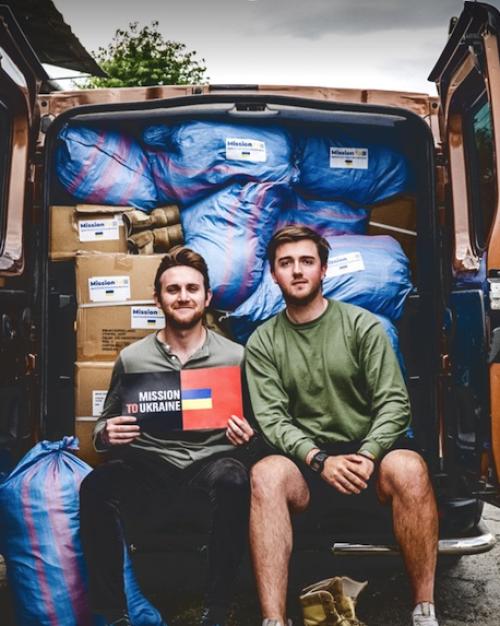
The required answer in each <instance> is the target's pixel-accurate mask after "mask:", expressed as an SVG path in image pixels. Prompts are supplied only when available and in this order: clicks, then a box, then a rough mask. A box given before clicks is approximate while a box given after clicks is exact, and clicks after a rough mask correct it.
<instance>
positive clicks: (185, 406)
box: [181, 389, 213, 411]
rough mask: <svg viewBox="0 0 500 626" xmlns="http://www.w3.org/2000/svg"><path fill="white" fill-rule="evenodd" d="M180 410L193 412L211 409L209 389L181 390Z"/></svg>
mask: <svg viewBox="0 0 500 626" xmlns="http://www.w3.org/2000/svg"><path fill="white" fill-rule="evenodd" d="M181 400H182V410H183V411H195V410H197V409H198V410H199V409H211V408H212V406H213V404H212V390H211V389H183V390H182V392H181Z"/></svg>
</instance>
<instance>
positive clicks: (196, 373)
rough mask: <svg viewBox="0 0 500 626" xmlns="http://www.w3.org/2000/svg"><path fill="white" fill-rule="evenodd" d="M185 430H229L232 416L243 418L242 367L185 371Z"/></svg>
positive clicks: (183, 420) (183, 413)
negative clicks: (228, 421)
mask: <svg viewBox="0 0 500 626" xmlns="http://www.w3.org/2000/svg"><path fill="white" fill-rule="evenodd" d="M180 377H181V381H180V382H181V385H180V386H181V405H182V428H183V430H198V429H203V428H226V426H227V420H228V419H229V416H230V415H233V414H234V415H243V401H242V394H241V370H240V368H239V367H238V366H235V365H233V366H229V367H205V368H200V369H182V370H181V371H180Z"/></svg>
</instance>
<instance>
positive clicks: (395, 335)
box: [375, 315, 406, 378]
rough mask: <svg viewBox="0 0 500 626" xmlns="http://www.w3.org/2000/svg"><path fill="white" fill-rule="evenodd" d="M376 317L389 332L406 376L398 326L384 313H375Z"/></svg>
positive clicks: (400, 365) (388, 334) (390, 339)
mask: <svg viewBox="0 0 500 626" xmlns="http://www.w3.org/2000/svg"><path fill="white" fill-rule="evenodd" d="M375 317H376V318H377V319H378V321H379V322H380V323H381V324H382V326H383V327H384V330H385V332H386V333H387V336H388V337H389V341H390V342H391V346H392V348H393V350H394V352H395V353H396V358H397V360H398V363H399V367H400V368H401V372H402V374H403V376H404V377H405V378H406V365H405V362H404V359H403V355H402V354H401V349H400V347H399V333H398V329H397V328H396V326H394V324H393V323H392V322H391V320H388V319H387V318H386V317H384V316H383V315H375Z"/></svg>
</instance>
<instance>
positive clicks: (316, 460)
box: [309, 450, 330, 474]
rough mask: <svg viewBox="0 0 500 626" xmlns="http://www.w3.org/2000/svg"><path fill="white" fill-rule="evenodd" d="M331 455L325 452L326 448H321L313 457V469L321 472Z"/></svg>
mask: <svg viewBox="0 0 500 626" xmlns="http://www.w3.org/2000/svg"><path fill="white" fill-rule="evenodd" d="M329 456H330V455H329V454H328V452H325V451H324V450H319V451H318V452H316V454H315V455H314V456H313V458H312V459H311V462H310V463H309V467H310V468H311V469H312V471H313V472H316V473H317V474H321V472H322V471H323V468H324V467H325V461H326V459H327V458H328V457H329Z"/></svg>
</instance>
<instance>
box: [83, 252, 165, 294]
mask: <svg viewBox="0 0 500 626" xmlns="http://www.w3.org/2000/svg"><path fill="white" fill-rule="evenodd" d="M162 258H163V255H162V254H152V255H133V254H78V255H77V256H76V259H75V263H76V300H77V302H78V304H79V305H82V304H96V305H97V304H100V303H115V302H127V301H132V302H134V303H137V304H142V303H145V304H149V303H150V302H152V299H153V286H154V278H155V275H156V270H157V269H158V266H159V265H160V262H161V260H162Z"/></svg>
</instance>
